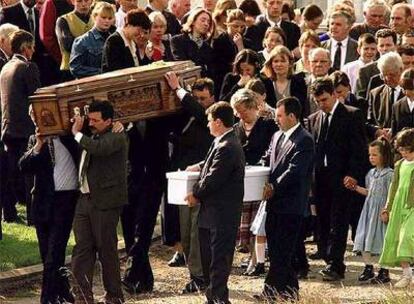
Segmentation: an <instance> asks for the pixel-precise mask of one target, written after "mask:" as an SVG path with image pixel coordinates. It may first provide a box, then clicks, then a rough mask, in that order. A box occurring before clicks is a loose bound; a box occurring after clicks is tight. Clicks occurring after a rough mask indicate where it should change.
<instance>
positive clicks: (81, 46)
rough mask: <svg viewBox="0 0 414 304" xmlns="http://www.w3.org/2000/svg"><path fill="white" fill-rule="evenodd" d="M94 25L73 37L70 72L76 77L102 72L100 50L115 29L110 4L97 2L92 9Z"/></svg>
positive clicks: (113, 15) (113, 14)
mask: <svg viewBox="0 0 414 304" xmlns="http://www.w3.org/2000/svg"><path fill="white" fill-rule="evenodd" d="M91 17H92V18H93V20H94V27H93V28H92V29H91V30H89V31H88V32H86V33H85V34H83V35H82V36H79V37H78V38H76V39H75V41H74V42H73V45H72V52H71V54H70V61H69V66H70V72H71V73H72V75H73V76H74V77H76V78H81V77H86V76H93V75H97V74H100V73H101V72H102V68H101V62H102V50H103V46H104V44H105V41H106V39H107V38H108V37H109V35H110V34H111V32H110V30H115V27H114V22H115V13H114V9H113V7H112V5H110V4H109V3H107V2H98V3H97V4H96V6H95V8H94V9H93V11H92V15H91Z"/></svg>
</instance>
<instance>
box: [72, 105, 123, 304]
mask: <svg viewBox="0 0 414 304" xmlns="http://www.w3.org/2000/svg"><path fill="white" fill-rule="evenodd" d="M113 116H114V110H113V108H112V105H111V104H110V103H109V102H108V101H103V102H97V101H95V102H93V103H92V104H91V105H90V107H89V113H88V120H89V127H90V129H91V132H92V134H93V136H92V137H89V136H86V135H84V134H83V133H82V132H81V130H82V127H83V124H84V117H80V116H75V118H74V124H73V126H72V133H73V135H74V136H75V140H76V141H77V142H78V143H79V145H80V147H81V148H82V149H83V150H82V155H81V161H80V169H79V184H80V191H81V195H80V198H79V200H78V204H77V206H76V211H75V218H74V221H73V231H74V234H75V241H76V245H75V248H74V250H73V255H72V270H73V275H74V278H75V288H74V292H75V297H76V300H77V301H79V303H88V304H89V303H91V304H92V303H93V293H92V281H93V269H94V265H95V259H96V253H98V255H99V260H100V262H101V264H102V277H103V285H104V288H105V291H106V294H105V299H104V300H105V303H108V304H114V303H117V304H118V303H123V302H124V299H123V294H122V289H121V276H120V269H119V258H118V250H117V245H118V237H117V231H116V227H117V225H118V221H119V216H120V214H121V211H122V207H123V205H125V204H126V203H127V201H128V198H127V168H126V165H127V157H128V142H127V137H126V134H125V133H112V132H111V126H112V119H113ZM76 303H78V302H76Z"/></svg>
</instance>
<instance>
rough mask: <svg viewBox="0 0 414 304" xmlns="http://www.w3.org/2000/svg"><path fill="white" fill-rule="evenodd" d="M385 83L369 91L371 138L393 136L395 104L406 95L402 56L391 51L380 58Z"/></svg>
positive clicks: (380, 68)
mask: <svg viewBox="0 0 414 304" xmlns="http://www.w3.org/2000/svg"><path fill="white" fill-rule="evenodd" d="M378 68H379V70H380V72H381V75H382V78H383V80H384V84H383V85H382V86H380V87H378V88H376V89H374V90H372V91H371V92H370V93H369V97H368V116H367V118H368V125H367V130H368V135H369V137H370V138H371V139H374V138H377V137H379V136H386V137H387V138H390V136H391V119H392V114H393V113H392V110H393V105H394V104H395V103H396V102H397V100H399V99H400V98H402V97H403V96H404V93H403V90H402V88H401V87H400V77H401V74H402V72H403V62H402V59H401V56H400V55H399V54H398V53H396V52H390V53H387V54H385V55H384V56H382V57H381V58H380V59H379V60H378Z"/></svg>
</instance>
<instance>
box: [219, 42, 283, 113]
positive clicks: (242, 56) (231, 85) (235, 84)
mask: <svg viewBox="0 0 414 304" xmlns="http://www.w3.org/2000/svg"><path fill="white" fill-rule="evenodd" d="M254 77H259V78H261V79H262V81H263V82H264V84H265V86H266V91H267V94H266V96H267V97H266V102H267V103H268V104H269V105H271V106H273V107H274V106H275V105H276V102H275V94H274V89H273V86H272V82H271V80H270V79H267V78H264V77H261V76H260V63H259V57H258V55H257V53H256V52H255V51H252V50H250V49H244V50H241V51H240V52H239V53H238V54H237V56H236V58H235V59H234V63H233V72H232V73H228V74H227V75H226V76H225V77H224V81H223V84H222V86H221V91H220V100H225V101H230V99H231V96H232V95H233V94H234V93H235V92H236V91H237V90H239V89H241V88H243V87H244V86H245V85H246V83H247V82H248V81H249V80H250V79H252V78H254ZM217 85H218V84H217Z"/></svg>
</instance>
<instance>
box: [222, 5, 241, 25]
mask: <svg viewBox="0 0 414 304" xmlns="http://www.w3.org/2000/svg"><path fill="white" fill-rule="evenodd" d="M245 20H246V19H245V17H244V13H243V11H242V10H240V9H238V8H235V9H231V10H228V11H227V19H226V23H227V24H228V23H232V22H233V21H243V22H245Z"/></svg>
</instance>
